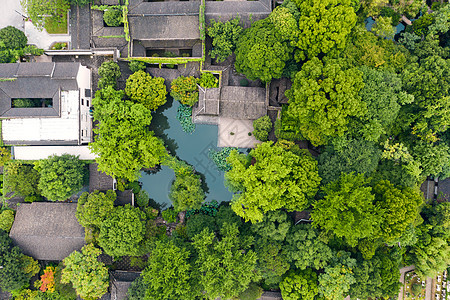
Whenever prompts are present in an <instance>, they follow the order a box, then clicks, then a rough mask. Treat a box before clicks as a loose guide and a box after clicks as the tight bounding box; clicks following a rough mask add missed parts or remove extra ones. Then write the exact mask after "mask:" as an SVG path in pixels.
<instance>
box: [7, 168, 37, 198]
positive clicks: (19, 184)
mask: <svg viewBox="0 0 450 300" xmlns="http://www.w3.org/2000/svg"><path fill="white" fill-rule="evenodd" d="M38 184H39V173H38V171H36V170H35V169H34V168H33V166H31V165H24V164H22V163H21V162H19V161H16V160H13V161H11V162H9V163H8V164H7V165H6V166H5V169H4V176H3V187H4V188H5V189H6V190H9V191H12V192H16V193H17V194H18V195H20V196H23V197H26V196H29V195H37V194H40V190H39V188H38Z"/></svg>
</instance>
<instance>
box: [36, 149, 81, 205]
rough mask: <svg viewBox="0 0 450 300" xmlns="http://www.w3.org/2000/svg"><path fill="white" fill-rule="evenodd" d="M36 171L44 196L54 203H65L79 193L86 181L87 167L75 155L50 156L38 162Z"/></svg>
mask: <svg viewBox="0 0 450 300" xmlns="http://www.w3.org/2000/svg"><path fill="white" fill-rule="evenodd" d="M35 169H36V170H37V171H38V172H39V175H40V178H39V185H38V187H39V189H40V190H41V191H42V196H44V197H46V198H47V199H49V200H52V201H64V200H66V199H67V198H69V197H70V196H72V195H73V194H75V193H77V192H79V191H80V190H81V188H82V187H83V184H84V182H85V180H86V172H87V170H86V165H85V163H84V162H83V161H81V160H80V159H79V158H78V156H74V155H69V154H63V155H61V156H56V155H53V156H50V157H49V158H47V159H43V160H40V161H38V162H37V163H36V165H35Z"/></svg>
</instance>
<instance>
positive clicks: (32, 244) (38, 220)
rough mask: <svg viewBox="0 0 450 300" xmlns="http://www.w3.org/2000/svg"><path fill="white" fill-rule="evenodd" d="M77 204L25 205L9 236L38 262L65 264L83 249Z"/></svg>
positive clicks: (18, 212) (36, 203)
mask: <svg viewBox="0 0 450 300" xmlns="http://www.w3.org/2000/svg"><path fill="white" fill-rule="evenodd" d="M76 210H77V204H76V203H49V202H34V203H31V204H28V203H23V204H20V206H19V207H18V208H17V213H16V218H15V220H14V224H13V226H12V229H11V233H10V234H9V235H10V237H11V238H12V240H13V241H14V243H15V244H16V245H17V246H19V248H20V249H22V251H23V253H24V254H26V255H29V256H32V257H34V258H35V259H39V260H62V259H64V258H65V257H67V256H68V255H69V254H70V253H72V252H73V251H75V250H80V249H81V248H82V247H83V245H84V228H83V227H82V226H81V225H80V224H79V223H78V220H77V218H76V217H75V212H76Z"/></svg>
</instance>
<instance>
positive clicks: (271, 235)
mask: <svg viewBox="0 0 450 300" xmlns="http://www.w3.org/2000/svg"><path fill="white" fill-rule="evenodd" d="M291 226H292V221H291V219H290V217H289V216H288V215H287V214H286V213H285V212H284V211H281V210H276V211H270V212H268V213H267V214H266V215H264V218H263V220H262V222H259V223H255V224H252V229H253V231H254V232H255V233H256V234H258V235H260V236H261V237H263V238H265V239H268V240H270V241H281V242H282V241H284V239H285V237H286V234H287V233H288V231H289V229H290V228H291Z"/></svg>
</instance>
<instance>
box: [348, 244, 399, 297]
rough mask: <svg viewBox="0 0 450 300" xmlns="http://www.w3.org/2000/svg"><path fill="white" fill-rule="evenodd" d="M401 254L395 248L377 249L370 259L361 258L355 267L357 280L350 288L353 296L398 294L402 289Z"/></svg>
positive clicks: (391, 295)
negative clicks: (400, 280) (391, 249)
mask: <svg viewBox="0 0 450 300" xmlns="http://www.w3.org/2000/svg"><path fill="white" fill-rule="evenodd" d="M400 260H401V256H400V254H399V253H398V252H397V251H395V250H393V251H391V252H390V253H389V252H388V251H386V250H385V249H383V250H379V251H377V253H376V255H375V256H373V257H372V258H371V259H370V260H364V259H362V258H360V259H359V260H358V262H357V264H356V267H355V268H354V269H353V274H354V277H355V282H354V283H353V284H352V286H351V288H350V296H351V297H352V298H355V299H356V298H358V299H367V298H374V297H377V298H389V297H392V298H394V297H396V296H398V292H399V289H400V285H401V284H400V282H399V280H398V279H399V278H400V271H399V266H400Z"/></svg>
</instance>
